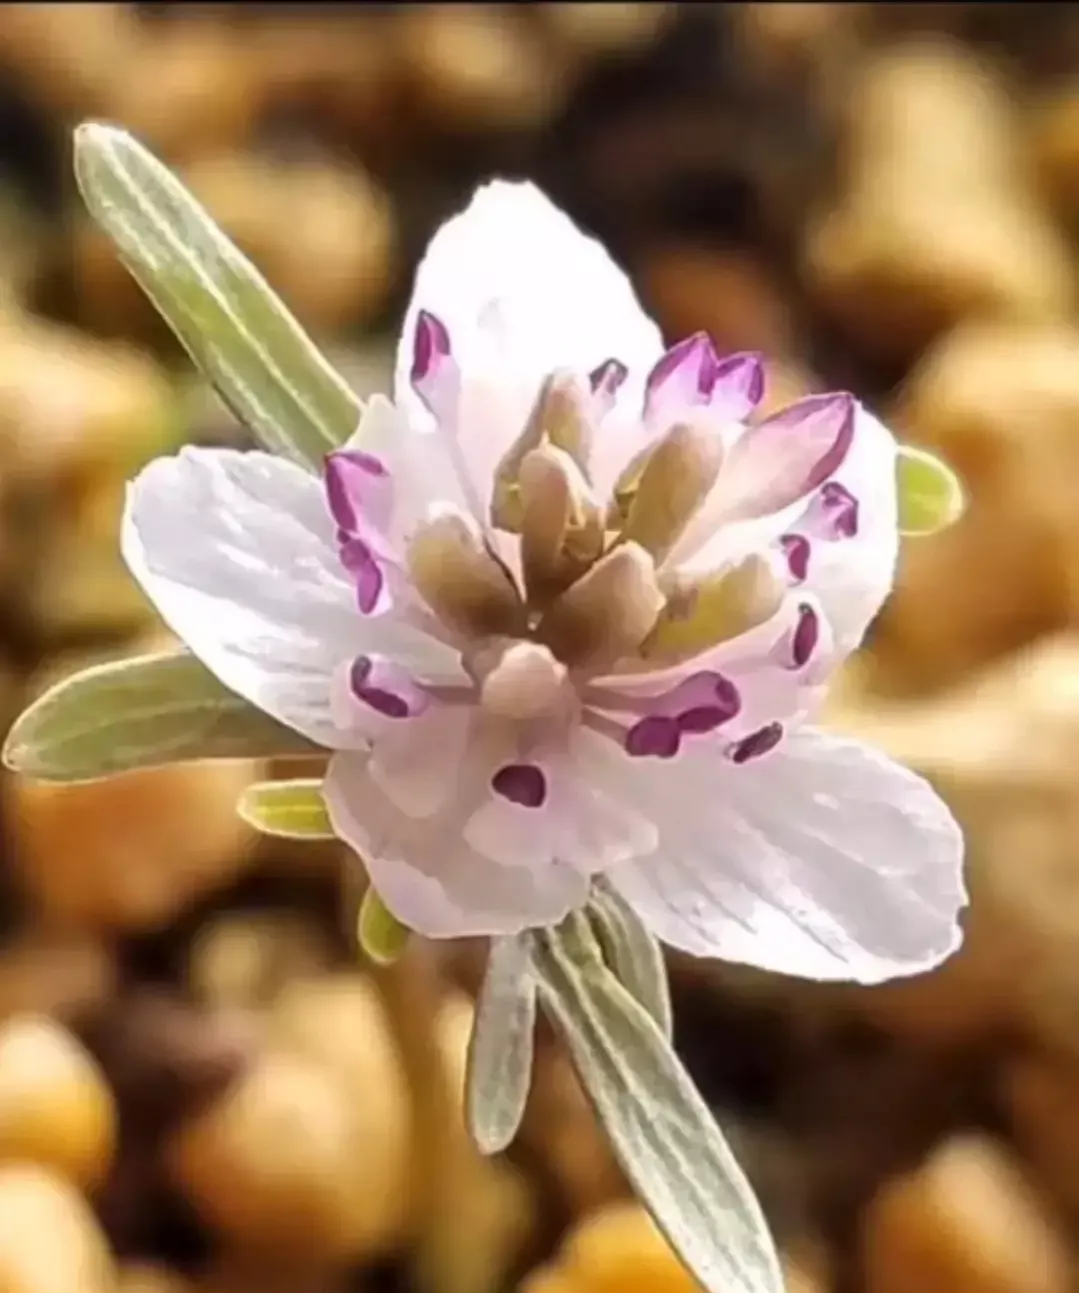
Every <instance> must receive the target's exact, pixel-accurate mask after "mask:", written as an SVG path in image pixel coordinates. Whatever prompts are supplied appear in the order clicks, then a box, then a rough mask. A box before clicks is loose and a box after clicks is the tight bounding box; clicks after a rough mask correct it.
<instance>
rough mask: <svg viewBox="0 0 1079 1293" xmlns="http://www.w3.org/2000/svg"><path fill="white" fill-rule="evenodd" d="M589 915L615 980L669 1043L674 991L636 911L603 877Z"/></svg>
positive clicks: (660, 955)
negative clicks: (647, 1015) (645, 1012)
mask: <svg viewBox="0 0 1079 1293" xmlns="http://www.w3.org/2000/svg"><path fill="white" fill-rule="evenodd" d="M587 914H588V919H589V921H590V922H591V924H592V929H593V932H594V933H595V935H596V938H597V939H598V940H599V945H600V947H601V949H602V951H603V959H604V961H606V963H607V965H608V966H610V968H611V970H612V972H613V973H614V976H615V978H616V979H618V981H619V982H620V983H621V984H622V986H623V987H624V988H625V989H626V991H627V992H628V993H629V994H630V996H631V997H633V998H634V1000H635V1001H636V1002H637V1004H638V1005H640V1006H642V1007H643V1008H644V1009H645V1010H647V1011H648V1013H649V1014H650V1015H651V1016H652V1018H653V1019H654V1020H655V1022H656V1027H657V1028H658V1029H659V1031H660V1032H661V1033H662V1034H663V1036H664V1037H666V1038H668V1039H669V1038H670V1036H671V1031H672V1028H673V1021H672V1019H671V989H670V984H669V983H668V982H667V963H666V962H665V961H664V959H663V952H662V949H661V948H660V946H659V944H658V943H657V942H656V940H655V939H654V938H653V937H652V934H651V933H650V932H649V930H648V929H646V928H645V926H644V925H643V924H642V923H641V920H640V917H639V916H638V915H637V913H636V912H635V911H634V910H633V908H632V907H631V906H630V905H629V904H628V903H627V902H626V901H625V900H624V899H623V898H622V897H621V896H620V895H619V894H618V893H617V892H616V891H615V889H614V888H613V887H612V886H611V885H610V884H608V883H607V882H606V880H604V879H603V878H602V877H600V878H599V879H598V880H597V881H596V882H595V884H594V886H593V890H592V901H591V902H590V903H589V904H588V913H587Z"/></svg>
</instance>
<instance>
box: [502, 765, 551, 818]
mask: <svg viewBox="0 0 1079 1293" xmlns="http://www.w3.org/2000/svg"><path fill="white" fill-rule="evenodd" d="M491 789H492V790H493V791H494V792H495V794H497V795H501V796H502V798H503V799H508V800H509V801H510V803H511V804H518V805H520V807H521V808H540V807H542V805H543V803H544V801H545V800H546V798H547V778H546V777H545V776H544V775H543V770H542V769H541V768H537V767H536V765H535V764H534V763H507V764H506V765H505V766H504V767H501V768H499V770H498V771H497V772H496V773H495V775H494V776H493V777H492V778H491Z"/></svg>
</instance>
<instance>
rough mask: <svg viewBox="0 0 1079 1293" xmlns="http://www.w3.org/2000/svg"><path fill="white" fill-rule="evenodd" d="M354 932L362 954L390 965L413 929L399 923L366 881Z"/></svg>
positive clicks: (382, 963) (376, 962)
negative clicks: (366, 884) (365, 888)
mask: <svg viewBox="0 0 1079 1293" xmlns="http://www.w3.org/2000/svg"><path fill="white" fill-rule="evenodd" d="M356 933H357V937H358V940H359V944H360V947H361V948H362V949H363V951H364V954H365V955H366V956H367V957H369V958H370V959H371V960H372V961H374V962H375V964H376V965H392V964H393V963H394V961H396V960H397V959H398V957H399V956H400V955H401V953H402V952H403V951H404V950H405V947H406V945H407V944H408V940H409V939H410V938H411V937H412V931H411V930H410V929H409V928H408V926H407V925H402V924H401V922H400V921H399V920H398V919H397V917H396V916H395V915H394V914H393V912H392V911H390V909H389V908H388V907H387V906H386V904H385V903H384V902H383V901H382V899H381V898H380V897H379V896H378V894H377V893H376V892H375V889H374V886H373V885H368V888H367V892H366V893H365V894H364V895H363V901H362V902H361V903H360V918H359V921H358V922H357V927H356Z"/></svg>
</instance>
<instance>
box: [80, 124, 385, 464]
mask: <svg viewBox="0 0 1079 1293" xmlns="http://www.w3.org/2000/svg"><path fill="white" fill-rule="evenodd" d="M75 176H76V179H77V180H78V184H79V189H80V191H81V193H82V196H83V199H84V201H85V202H86V205H87V207H88V208H89V210H90V214H91V215H92V216H93V217H94V219H95V220H96V221H97V222H98V224H100V225H101V227H102V228H103V229H104V230H105V231H106V232H107V233H108V234H109V235H110V236H111V237H112V238H113V240H114V241H115V243H116V245H117V247H118V249H119V254H120V258H121V260H122V261H123V263H124V264H125V265H126V266H127V268H128V269H129V270H130V272H131V273H132V275H133V276H134V278H135V279H136V280H137V282H138V283H139V285H140V286H141V287H142V289H143V291H144V292H145V293H146V295H147V296H148V297H149V298H150V300H151V301H152V302H153V304H154V305H155V306H156V307H157V309H158V310H159V311H160V313H161V315H162V316H163V318H164V319H165V321H166V322H167V323H168V324H169V326H170V327H171V328H172V330H173V331H174V332H175V333H176V335H177V337H178V338H179V339H180V341H181V342H182V343H183V345H184V347H185V348H186V350H187V351H188V353H189V354H190V356H191V358H192V359H193V360H194V362H195V363H196V364H197V365H198V366H199V367H200V368H201V369H202V370H203V372H204V373H205V374H206V375H207V377H208V378H209V379H210V381H211V382H213V384H214V386H215V387H216V389H217V391H218V394H219V395H220V396H221V398H222V399H223V400H224V401H225V403H226V404H227V405H228V406H229V408H230V409H231V410H232V411H233V413H234V414H235V415H236V417H238V418H239V419H240V421H241V422H243V423H244V425H245V426H247V427H248V428H249V429H250V430H251V432H252V433H253V434H254V435H255V436H256V437H257V439H258V440H259V442H260V443H261V444H262V445H263V446H264V447H265V448H267V449H269V450H271V451H272V452H275V453H282V454H285V455H286V456H288V457H290V458H293V459H294V460H295V461H297V462H299V463H301V464H304V465H306V466H308V467H312V468H314V469H316V470H320V469H321V464H322V459H323V457H324V455H325V454H326V453H328V452H329V451H330V450H332V449H336V448H337V447H338V446H340V445H341V444H342V443H343V442H344V441H345V440H346V439H347V438H348V437H349V436H350V435H351V434H352V432H353V431H354V430H355V429H356V425H357V423H358V422H359V417H360V403H359V401H358V400H357V399H356V397H355V396H354V395H353V393H352V392H351V391H350V390H349V388H348V386H347V385H346V384H345V383H344V382H343V381H342V380H341V378H340V377H338V375H337V374H336V373H335V372H334V370H333V369H332V368H331V367H330V365H329V363H327V361H326V360H325V359H324V358H323V356H322V355H321V353H320V352H319V350H318V348H317V347H316V346H315V344H314V343H313V342H312V341H311V339H310V338H309V337H308V336H307V334H306V333H305V332H304V331H303V329H302V328H301V327H300V325H299V324H298V323H297V322H296V320H295V319H294V318H293V317H292V315H291V314H290V313H289V311H288V310H287V309H286V308H285V306H284V304H283V303H282V302H281V301H280V300H279V299H278V297H277V296H276V295H275V294H274V293H273V292H272V291H271V289H270V288H269V286H268V285H267V283H266V282H265V280H264V279H263V277H262V275H261V274H260V273H259V272H258V271H257V270H256V269H255V267H254V266H253V265H252V264H251V263H250V261H248V260H247V258H246V257H245V256H244V255H243V254H242V253H241V252H240V251H239V249H238V248H237V247H236V246H235V245H234V244H233V243H232V242H231V241H230V240H229V239H228V238H227V237H226V236H225V235H224V233H222V231H221V230H220V229H219V228H218V227H217V225H216V224H215V223H214V221H213V220H212V219H211V218H210V216H209V215H208V214H207V212H206V211H205V210H204V209H203V207H202V206H201V205H200V204H199V203H198V202H197V201H196V200H195V198H194V197H193V196H192V195H191V193H189V192H188V190H187V189H186V188H185V187H184V185H183V184H182V183H181V182H180V181H179V180H178V179H177V178H176V176H175V175H173V174H172V172H171V171H170V170H169V169H168V168H167V167H166V166H164V165H162V163H161V162H159V161H158V160H157V158H156V157H154V155H153V154H152V153H150V152H149V151H147V149H145V148H144V147H143V146H142V145H141V144H140V143H138V141H137V140H135V139H133V138H132V137H131V135H129V134H127V132H126V131H123V130H119V129H117V128H115V127H112V126H105V125H98V124H95V123H87V124H85V125H82V126H79V128H78V129H77V130H76V132H75Z"/></svg>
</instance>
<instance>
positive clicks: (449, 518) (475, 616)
mask: <svg viewBox="0 0 1079 1293" xmlns="http://www.w3.org/2000/svg"><path fill="white" fill-rule="evenodd" d="M407 564H408V572H409V577H410V578H411V580H412V585H413V587H414V588H415V590H416V592H417V593H419V595H420V597H422V598H423V600H424V601H425V602H426V603H427V605H428V606H429V607H430V608H431V610H432V611H434V613H435V614H436V615H437V616H438V618H439V619H440V620H441V621H442V622H443V623H444V624H445V625H446V626H447V627H448V628H451V629H453V630H454V632H456V633H459V634H462V635H463V636H464V637H466V638H477V637H490V636H494V635H504V636H507V637H522V636H524V632H525V628H526V623H525V609H524V605H523V603H522V601H521V597H520V594H519V593H518V591H517V586H516V584H515V583H514V582H513V576H512V575H511V574H510V573H509V571H508V570H507V569H506V567H505V566H504V565H503V564H502V562H501V561H499V559H498V558H497V557H496V556H495V554H494V553H493V552H492V551H491V550H490V548H489V547H487V545H486V543H485V542H484V540H483V536H482V535H481V533H480V531H479V528H478V526H476V525H475V523H474V522H470V519H469V518H466V517H465V516H463V515H461V514H460V513H458V512H443V513H442V514H441V515H439V516H436V517H434V518H433V519H432V520H429V521H427V522H425V523H424V524H423V525H421V526H419V527H418V528H417V530H416V533H415V534H414V535H413V537H412V540H411V542H410V543H409V546H408V562H407Z"/></svg>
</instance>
